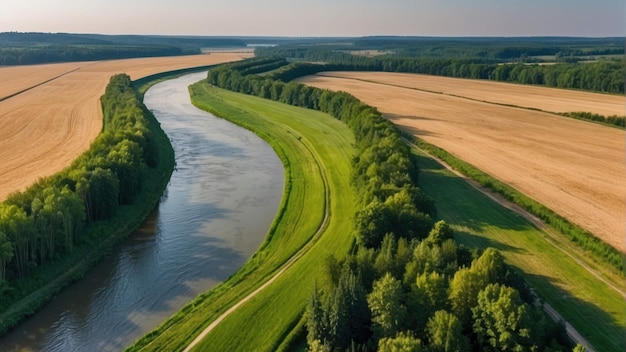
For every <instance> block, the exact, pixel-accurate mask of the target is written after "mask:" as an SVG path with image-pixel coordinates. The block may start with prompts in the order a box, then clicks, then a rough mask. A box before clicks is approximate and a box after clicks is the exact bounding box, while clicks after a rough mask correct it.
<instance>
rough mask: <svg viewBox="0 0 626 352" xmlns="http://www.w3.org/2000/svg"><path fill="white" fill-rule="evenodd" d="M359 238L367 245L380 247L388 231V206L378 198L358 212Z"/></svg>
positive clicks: (362, 243)
mask: <svg viewBox="0 0 626 352" xmlns="http://www.w3.org/2000/svg"><path fill="white" fill-rule="evenodd" d="M356 228H357V238H358V240H359V242H360V244H361V245H363V246H365V247H369V248H372V247H378V246H379V245H380V243H381V242H382V240H383V237H384V236H385V234H386V233H388V229H389V219H388V214H387V208H386V207H385V205H384V204H383V203H381V202H380V201H378V200H377V199H375V200H373V201H372V202H371V203H370V204H368V205H367V206H366V207H365V208H364V209H363V210H361V211H359V212H358V213H357V214H356Z"/></svg>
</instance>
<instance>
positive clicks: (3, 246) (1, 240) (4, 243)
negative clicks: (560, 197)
mask: <svg viewBox="0 0 626 352" xmlns="http://www.w3.org/2000/svg"><path fill="white" fill-rule="evenodd" d="M12 258H13V244H12V243H11V241H9V238H8V237H7V235H6V234H5V233H4V232H2V231H0V282H2V281H4V280H6V270H7V263H8V262H9V261H10V260H11V259H12Z"/></svg>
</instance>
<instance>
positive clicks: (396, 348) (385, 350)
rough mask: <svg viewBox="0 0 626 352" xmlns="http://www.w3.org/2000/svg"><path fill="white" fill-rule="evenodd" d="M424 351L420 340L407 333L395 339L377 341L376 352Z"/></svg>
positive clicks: (388, 338) (387, 338)
mask: <svg viewBox="0 0 626 352" xmlns="http://www.w3.org/2000/svg"><path fill="white" fill-rule="evenodd" d="M420 351H424V349H423V348H422V342H421V341H420V339H418V338H415V337H413V336H411V335H410V334H407V333H399V334H398V335H396V336H395V337H393V338H392V337H385V338H382V339H380V340H379V341H378V352H420Z"/></svg>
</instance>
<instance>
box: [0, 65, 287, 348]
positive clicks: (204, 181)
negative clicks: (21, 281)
mask: <svg viewBox="0 0 626 352" xmlns="http://www.w3.org/2000/svg"><path fill="white" fill-rule="evenodd" d="M205 77H206V73H195V74H190V75H185V76H183V77H180V78H177V79H173V80H169V81H165V82H162V83H159V84H157V85H155V86H153V87H152V88H150V89H149V90H148V92H147V93H146V95H145V98H144V102H145V104H146V106H147V107H148V108H149V109H150V110H152V111H153V113H154V115H155V116H156V117H157V119H158V120H159V122H160V123H161V127H162V128H163V130H164V131H165V133H167V135H168V136H169V137H170V139H171V141H172V145H173V147H174V151H175V153H176V163H177V169H176V170H175V171H174V173H173V174H172V179H171V180H170V183H169V185H168V187H167V189H166V191H165V194H164V195H163V198H162V200H161V202H160V204H159V206H158V207H157V209H155V211H154V212H153V213H152V214H151V215H150V217H149V218H148V219H147V220H146V222H145V223H144V225H143V226H142V227H141V229H139V230H138V231H137V232H136V233H134V234H133V235H132V236H131V237H129V238H128V239H127V240H126V241H124V243H122V244H121V245H120V246H118V247H117V248H116V249H115V250H114V251H113V254H111V256H109V257H108V258H107V259H105V260H104V261H103V262H101V263H100V264H99V265H97V266H96V267H95V268H94V269H92V270H91V271H90V272H89V273H88V274H87V275H86V276H85V278H83V279H82V280H80V281H79V282H77V283H75V284H73V285H71V286H69V287H68V288H66V289H64V290H63V291H62V292H61V293H59V295H57V297H55V298H54V299H53V300H52V301H51V302H50V303H49V304H48V305H46V306H45V307H44V308H43V309H42V310H41V311H39V312H38V313H37V314H35V315H34V316H32V317H31V318H29V319H27V320H26V321H25V322H23V323H22V324H20V325H18V326H17V327H16V328H15V329H13V330H12V331H11V332H10V333H9V334H7V335H6V336H4V337H2V338H1V339H0V351H64V352H65V351H117V350H121V349H123V348H124V347H126V346H128V345H129V344H131V343H132V342H133V341H134V340H136V339H137V338H139V337H141V336H142V335H144V334H145V333H147V332H148V331H150V330H152V329H154V328H155V327H156V326H158V325H159V324H160V323H161V322H163V321H164V320H165V319H167V318H168V317H169V316H171V315H172V314H174V313H175V312H176V311H178V310H179V309H180V308H181V307H182V306H183V305H184V304H185V303H186V302H188V301H190V300H192V299H193V298H195V297H196V296H197V295H198V294H200V293H202V292H205V291H207V290H208V289H209V288H211V287H213V286H215V285H216V284H217V283H219V282H221V281H223V280H225V279H226V278H227V277H228V276H229V275H231V274H232V273H234V272H235V271H236V270H237V269H238V268H239V267H241V266H242V265H243V263H244V262H245V261H246V260H247V259H248V258H249V257H250V256H251V255H252V254H253V253H254V251H255V250H256V248H258V247H259V245H260V243H261V242H262V240H263V238H264V236H265V234H266V232H267V230H268V228H269V226H270V224H271V222H272V220H273V218H274V216H275V214H276V210H277V209H278V205H279V202H280V198H281V195H282V190H283V182H284V180H283V166H282V164H281V163H280V160H279V159H278V157H277V156H276V154H275V153H274V151H273V150H272V149H271V147H270V146H269V145H268V144H266V143H265V142H264V141H262V140H261V139H260V138H259V137H257V136H256V135H254V134H253V133H251V132H249V131H247V130H245V129H242V128H240V127H237V126H235V125H233V124H231V123H229V122H226V121H225V120H221V119H218V118H216V117H214V116H213V115H210V114H208V113H206V112H204V111H201V110H199V109H197V108H196V107H194V106H193V105H191V103H190V100H189V94H188V91H187V86H189V85H190V84H191V83H194V82H197V81H199V80H201V79H203V78H205Z"/></svg>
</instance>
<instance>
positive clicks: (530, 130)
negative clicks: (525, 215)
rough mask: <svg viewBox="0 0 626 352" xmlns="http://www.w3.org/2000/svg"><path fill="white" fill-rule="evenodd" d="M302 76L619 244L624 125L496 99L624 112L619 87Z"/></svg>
mask: <svg viewBox="0 0 626 352" xmlns="http://www.w3.org/2000/svg"><path fill="white" fill-rule="evenodd" d="M300 82H303V83H306V84H309V85H312V86H316V87H320V88H326V89H331V90H341V91H346V92H348V93H351V94H353V95H355V96H356V97H357V98H359V99H361V100H362V101H363V102H365V103H366V104H369V105H372V106H375V107H377V108H378V109H379V110H380V111H381V112H382V113H383V114H384V115H385V116H386V117H387V118H389V119H390V120H391V121H392V122H394V123H395V124H397V125H398V126H400V127H402V128H404V129H405V130H407V131H409V132H411V133H412V134H414V135H416V136H418V137H419V138H422V139H424V140H425V141H427V142H428V143H431V144H434V145H436V146H438V147H441V148H443V149H445V150H447V151H448V152H450V153H452V154H454V155H455V156H457V157H458V158H460V159H462V160H465V161H467V162H469V163H470V164H472V165H474V166H476V167H478V168H480V169H481V170H483V171H484V172H487V173H488V174H491V175H492V176H494V177H496V178H497V179H500V180H501V181H503V182H505V183H507V184H509V185H510V186H512V187H514V188H516V189H517V190H519V191H521V192H522V193H524V194H526V195H528V196H530V197H532V198H534V199H535V200H537V201H539V202H540V203H542V204H544V205H546V206H547V207H549V208H551V209H552V210H554V211H556V212H557V213H558V214H560V215H562V216H564V217H566V218H567V219H569V220H570V221H572V222H574V223H576V224H578V225H579V226H581V227H583V228H585V229H587V230H589V231H590V232H591V233H593V234H594V235H596V236H598V237H600V238H602V239H604V240H605V241H606V242H608V243H609V244H611V245H613V246H615V247H616V248H619V249H620V250H622V251H624V249H625V246H624V224H625V222H624V220H625V217H624V216H625V213H626V208H625V200H626V160H625V154H624V150H625V145H624V143H625V137H626V134H625V132H624V130H621V129H617V128H612V127H607V126H602V125H599V124H594V123H591V122H586V121H581V120H576V119H571V118H567V117H562V116H558V115H555V114H550V113H547V112H540V111H533V110H529V109H524V108H516V107H508V106H502V105H497V104H493V103H498V104H513V105H516V106H524V107H529V108H538V109H542V110H547V111H560V112H567V111H590V112H595V113H604V114H607V113H610V114H619V115H623V112H622V113H620V112H619V109H620V107H619V105H620V104H621V109H622V111H623V108H624V98H623V97H618V96H611V95H604V94H594V93H586V92H578V91H568V90H561V89H552V88H543V87H527V86H521V85H514V84H505V83H496V82H488V81H474V80H463V79H453V78H444V77H434V76H423V75H413V74H395V73H370V72H332V73H328V72H327V73H321V74H319V75H316V76H308V77H304V78H302V79H300ZM400 86H401V87H400ZM407 87H408V88H407ZM420 89H422V90H420ZM426 90H428V91H434V92H443V93H445V94H440V93H434V92H428V91H426ZM450 94H452V95H450ZM464 96H466V97H467V98H470V99H467V98H464ZM483 101H490V102H491V103H486V102H483Z"/></svg>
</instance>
